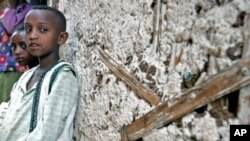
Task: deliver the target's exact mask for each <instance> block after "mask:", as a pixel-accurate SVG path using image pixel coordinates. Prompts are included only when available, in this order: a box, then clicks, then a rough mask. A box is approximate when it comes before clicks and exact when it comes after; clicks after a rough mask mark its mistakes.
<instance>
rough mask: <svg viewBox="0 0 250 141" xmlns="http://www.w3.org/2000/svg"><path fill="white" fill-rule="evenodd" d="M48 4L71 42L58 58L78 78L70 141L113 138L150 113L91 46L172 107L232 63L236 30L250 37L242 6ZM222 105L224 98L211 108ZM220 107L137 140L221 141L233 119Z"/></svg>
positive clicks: (249, 7)
mask: <svg viewBox="0 0 250 141" xmlns="http://www.w3.org/2000/svg"><path fill="white" fill-rule="evenodd" d="M158 2H160V3H158ZM48 4H49V5H50V6H54V7H56V8H58V9H59V10H61V11H62V12H63V13H65V16H66V18H67V20H68V25H67V30H68V32H69V34H70V38H69V40H68V41H67V44H66V45H65V46H63V47H62V48H61V56H62V58H64V59H65V60H67V61H69V62H71V63H72V64H73V65H74V67H75V68H76V70H77V72H78V75H79V83H80V84H79V87H80V88H81V99H80V101H79V106H78V112H77V118H76V133H75V135H76V139H77V141H83V140H91V141H92V140H98V141H99V140H102V141H110V140H112V141H116V140H120V131H121V129H122V127H123V126H124V125H128V124H130V123H131V122H132V121H134V120H136V119H138V118H139V117H141V116H142V115H144V114H145V113H147V112H149V111H150V110H152V109H153V108H154V107H153V106H151V105H149V104H148V103H146V102H145V101H143V100H142V99H140V98H139V97H138V96H137V95H136V94H135V93H134V92H133V91H132V90H131V88H130V87H128V86H127V85H126V84H125V83H124V82H123V81H122V80H121V79H119V78H117V77H116V76H115V75H114V74H113V73H112V72H111V71H110V70H109V69H108V67H107V66H105V64H104V63H103V62H102V60H101V59H100V57H99V55H98V51H97V49H98V48H101V49H104V51H106V52H107V53H108V54H109V55H110V56H111V57H112V58H113V59H114V60H115V61H117V62H118V63H119V64H120V65H121V67H124V68H125V69H126V70H127V71H128V72H130V73H131V74H132V75H133V76H135V77H136V78H137V80H139V81H140V82H141V83H142V84H144V85H145V86H148V87H149V88H151V89H152V90H153V91H154V92H156V93H157V95H158V96H159V97H160V98H161V101H169V104H170V105H171V102H172V101H173V100H174V99H176V98H177V97H179V96H180V92H182V91H183V90H185V89H187V88H190V87H192V86H194V85H195V84H198V83H200V82H201V81H202V80H205V79H207V78H208V77H209V76H211V75H213V74H216V73H218V72H219V71H221V70H223V69H224V68H226V67H228V66H230V65H232V63H233V62H235V61H237V60H238V59H239V58H240V57H241V54H242V47H243V44H244V36H243V32H249V31H250V29H249V31H245V30H243V29H242V27H243V26H244V17H245V15H246V14H248V13H250V1H249V0H161V1H160V0H88V1H87V0H74V1H70V0H48ZM223 101H227V98H224V100H219V101H217V103H221V102H223ZM225 103H227V104H219V105H220V106H221V105H222V106H224V107H220V108H221V109H222V110H221V111H219V112H214V111H215V110H213V109H214V108H216V107H215V106H214V105H216V102H215V103H214V104H209V105H208V106H207V107H205V109H204V110H202V111H201V112H200V111H198V110H197V111H195V112H193V113H190V114H188V115H186V116H185V117H183V118H182V119H180V120H178V121H176V122H175V123H172V124H170V125H167V126H166V127H162V128H160V129H155V130H154V131H153V132H151V133H150V134H148V135H146V136H145V137H143V140H145V141H152V140H154V141H175V140H178V141H181V140H183V141H187V140H202V141H206V140H208V141H211V140H225V141H227V140H229V132H228V130H229V124H233V123H235V124H237V123H239V120H238V118H237V115H235V113H230V111H228V108H227V106H228V102H225ZM223 110H224V111H223ZM223 112H225V113H227V115H230V116H225V115H226V114H223ZM215 113H217V114H215ZM218 114H220V115H222V116H218Z"/></svg>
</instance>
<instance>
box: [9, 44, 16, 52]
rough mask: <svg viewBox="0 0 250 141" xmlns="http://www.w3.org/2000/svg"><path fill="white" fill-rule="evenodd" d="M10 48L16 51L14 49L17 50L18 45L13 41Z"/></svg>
mask: <svg viewBox="0 0 250 141" xmlns="http://www.w3.org/2000/svg"><path fill="white" fill-rule="evenodd" d="M10 48H11V50H12V51H14V50H16V45H15V44H13V43H11V44H10Z"/></svg>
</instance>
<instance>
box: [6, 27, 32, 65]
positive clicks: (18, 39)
mask: <svg viewBox="0 0 250 141" xmlns="http://www.w3.org/2000/svg"><path fill="white" fill-rule="evenodd" d="M11 49H12V52H13V55H14V57H15V59H16V61H17V62H18V63H19V64H20V65H22V66H26V65H28V64H29V63H31V62H32V61H33V56H32V55H31V54H30V53H29V51H28V49H27V45H26V42H25V32H24V31H16V32H14V33H13V34H12V37H11Z"/></svg>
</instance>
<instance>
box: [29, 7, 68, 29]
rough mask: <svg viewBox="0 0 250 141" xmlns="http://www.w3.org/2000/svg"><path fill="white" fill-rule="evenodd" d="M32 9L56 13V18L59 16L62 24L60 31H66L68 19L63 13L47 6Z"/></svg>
mask: <svg viewBox="0 0 250 141" xmlns="http://www.w3.org/2000/svg"><path fill="white" fill-rule="evenodd" d="M32 9H34V10H47V11H50V12H52V13H54V14H55V16H57V19H58V20H59V21H58V22H59V23H60V24H59V25H60V30H61V31H66V26H67V23H66V18H65V16H64V14H63V13H62V12H61V11H59V10H57V9H55V8H53V7H49V6H47V5H35V6H34V7H33V8H32Z"/></svg>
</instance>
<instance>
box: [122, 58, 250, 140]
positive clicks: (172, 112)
mask: <svg viewBox="0 0 250 141" xmlns="http://www.w3.org/2000/svg"><path fill="white" fill-rule="evenodd" d="M249 68H250V60H249V58H245V59H243V60H240V61H239V62H237V63H235V64H234V65H232V66H231V67H229V68H227V69H225V70H224V71H222V72H220V73H218V74H217V75H214V76H211V77H210V78H209V79H208V80H207V81H205V82H204V83H202V84H200V85H198V86H195V87H192V88H191V89H189V90H188V91H186V92H184V93H183V95H184V96H183V97H182V98H181V99H179V100H178V101H177V102H176V103H175V104H173V105H172V106H170V107H168V106H167V105H168V102H164V103H162V104H160V105H158V106H157V107H156V108H155V109H154V110H152V111H150V112H149V113H147V114H146V115H144V116H142V117H141V118H139V119H137V120H135V121H134V122H133V123H131V124H130V125H128V126H126V127H125V128H124V131H122V132H123V138H122V139H123V140H124V141H125V140H136V139H138V138H141V137H143V135H145V134H146V133H148V132H150V131H151V130H153V129H156V128H159V127H162V126H164V125H166V124H169V123H171V122H173V121H175V120H176V119H178V118H181V117H183V116H184V115H186V114H188V113H190V112H192V111H193V110H195V109H197V108H199V107H201V106H203V105H206V104H208V103H210V102H211V101H214V100H216V99H218V98H220V97H222V96H224V95H226V94H229V93H230V92H232V91H235V90H237V89H239V88H241V87H244V86H246V85H249V84H250V72H249ZM124 133H125V134H126V135H124Z"/></svg>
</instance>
